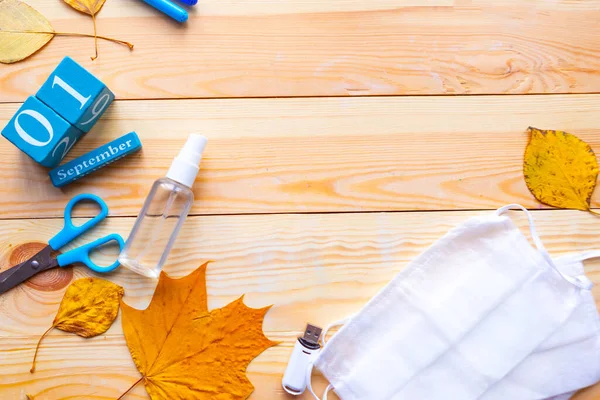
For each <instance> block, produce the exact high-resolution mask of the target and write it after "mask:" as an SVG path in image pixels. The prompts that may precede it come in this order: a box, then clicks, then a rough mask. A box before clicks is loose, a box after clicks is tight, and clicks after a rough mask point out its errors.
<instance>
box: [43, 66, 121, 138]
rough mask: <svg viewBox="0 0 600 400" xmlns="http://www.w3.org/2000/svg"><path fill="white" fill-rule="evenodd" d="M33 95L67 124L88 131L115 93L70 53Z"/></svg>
mask: <svg viewBox="0 0 600 400" xmlns="http://www.w3.org/2000/svg"><path fill="white" fill-rule="evenodd" d="M36 97H37V98H38V99H40V100H41V101H43V102H44V103H46V105H47V106H48V107H50V108H52V109H53V110H54V111H56V112H57V113H58V114H59V115H61V116H62V117H63V118H64V119H66V120H67V121H69V122H70V123H71V125H74V126H75V127H76V128H78V129H79V130H81V131H83V132H86V133H87V132H89V131H90V129H92V126H94V124H95V123H96V121H98V119H99V118H100V116H101V115H102V114H103V113H104V111H106V109H107V108H108V106H109V105H110V103H112V101H113V100H114V98H115V95H114V94H113V93H112V92H111V91H110V90H109V89H108V88H107V87H106V85H105V84H104V83H102V82H101V81H100V80H99V79H98V78H96V77H95V76H94V75H92V74H91V73H89V72H88V71H87V70H86V69H85V68H83V67H82V66H81V65H79V64H77V63H76V62H75V61H74V60H73V59H72V58H71V57H65V58H64V59H63V60H62V61H61V63H60V64H58V66H57V67H56V69H55V70H54V71H53V72H52V74H51V75H50V77H49V78H48V79H47V80H46V82H44V84H43V85H42V87H41V88H40V90H39V91H38V92H37V94H36Z"/></svg>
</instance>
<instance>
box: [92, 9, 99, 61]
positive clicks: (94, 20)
mask: <svg viewBox="0 0 600 400" xmlns="http://www.w3.org/2000/svg"><path fill="white" fill-rule="evenodd" d="M92 22H93V23H94V48H95V49H96V55H95V56H94V57H91V59H92V61H94V60H95V59H96V58H98V33H97V30H96V15H95V14H94V13H92Z"/></svg>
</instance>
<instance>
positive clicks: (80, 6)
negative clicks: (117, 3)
mask: <svg viewBox="0 0 600 400" xmlns="http://www.w3.org/2000/svg"><path fill="white" fill-rule="evenodd" d="M105 1H106V0H64V2H65V3H67V4H68V5H70V6H71V7H73V8H74V9H76V10H77V11H81V12H82V13H85V14H88V15H90V16H91V17H92V22H93V24H94V47H95V49H96V55H95V56H94V57H92V60H95V59H96V58H98V37H97V35H98V32H97V29H96V14H97V13H98V11H100V9H101V8H102V6H103V5H104V2H105ZM130 48H131V47H130Z"/></svg>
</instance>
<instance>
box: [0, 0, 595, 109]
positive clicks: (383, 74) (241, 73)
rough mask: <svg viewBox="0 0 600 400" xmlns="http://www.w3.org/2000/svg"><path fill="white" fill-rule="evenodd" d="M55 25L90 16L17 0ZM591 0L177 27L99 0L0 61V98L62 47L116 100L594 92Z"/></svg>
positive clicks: (383, 2)
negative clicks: (29, 48) (28, 51)
mask: <svg viewBox="0 0 600 400" xmlns="http://www.w3.org/2000/svg"><path fill="white" fill-rule="evenodd" d="M28 3H29V4H31V5H32V6H34V7H35V8H37V9H39V10H40V11H41V12H42V13H43V14H45V15H47V16H48V18H49V19H50V21H51V22H52V24H53V25H54V27H55V29H56V30H57V31H62V32H65V31H67V32H73V31H75V32H90V31H91V29H92V28H91V26H92V24H91V21H90V19H89V18H88V17H87V16H84V15H81V14H79V13H77V12H75V11H73V10H71V9H69V8H68V7H67V6H65V5H63V4H59V3H58V2H56V1H51V0H28ZM598 20H600V0H587V1H568V0H563V1H553V0H552V1H551V0H539V1H531V0H530V1H521V0H505V1H501V2H498V1H495V0H477V1H472V0H429V1H422V2H419V1H416V0H401V1H392V0H373V1H368V2H366V1H361V0H332V1H315V0H294V1H286V2H283V1H277V0H265V1H255V2H244V1H241V0H228V1H224V2H220V1H219V2H214V1H210V0H204V1H201V2H200V4H199V5H198V6H196V7H195V8H194V9H193V10H192V14H191V17H190V21H188V23H187V24H185V25H183V26H180V25H178V24H177V23H175V22H173V21H171V20H169V19H168V18H166V17H164V16H163V15H161V14H159V13H158V12H156V11H155V10H153V9H151V8H150V7H148V6H147V5H145V4H143V3H142V2H140V1H137V0H129V1H112V2H111V1H109V2H107V4H106V5H105V6H104V9H103V10H102V12H101V13H100V15H99V18H98V30H99V32H100V33H103V34H106V35H109V36H113V37H116V38H119V39H122V40H127V41H130V42H132V43H134V44H135V46H136V47H135V50H134V51H133V52H129V50H128V49H127V48H126V47H123V46H118V45H116V44H114V43H108V42H102V43H101V45H100V57H99V58H98V59H97V60H96V61H94V62H92V61H91V60H90V56H91V55H93V47H92V46H93V45H92V39H82V38H72V37H71V38H70V37H56V38H55V39H54V40H53V41H52V42H51V43H50V44H49V45H48V46H47V47H46V48H45V49H43V50H42V51H41V52H40V53H38V54H37V55H35V56H34V57H32V58H30V59H29V60H27V61H25V62H23V63H20V64H13V65H8V66H3V67H2V68H1V69H0V101H2V102H7V101H23V100H24V99H25V97H26V96H28V95H30V94H32V93H35V92H36V91H37V89H38V88H39V86H40V85H41V83H42V82H43V81H44V80H45V79H46V77H47V76H48V74H49V73H50V72H51V70H52V69H53V68H54V66H55V65H56V64H57V63H58V62H59V61H60V59H61V58H62V57H64V56H65V55H70V56H73V57H74V58H75V59H76V60H77V61H78V62H81V63H82V64H83V65H84V66H85V67H87V68H89V69H90V70H91V71H93V73H95V74H96V75H97V76H98V77H100V79H102V80H103V81H104V82H106V83H107V84H108V86H109V87H110V88H111V89H113V90H114V91H115V93H116V94H117V97H118V98H121V99H140V98H182V97H194V98H197V97H263V96H265V97H270V96H355V95H395V94H500V93H590V92H600V74H599V73H598V69H599V66H600V41H599V40H598V37H599V29H600V28H599V27H598V24H597V21H598Z"/></svg>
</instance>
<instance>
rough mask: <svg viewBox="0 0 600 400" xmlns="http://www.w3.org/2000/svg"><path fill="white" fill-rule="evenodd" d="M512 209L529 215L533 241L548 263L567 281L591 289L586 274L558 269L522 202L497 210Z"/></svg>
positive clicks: (498, 213) (501, 211)
mask: <svg viewBox="0 0 600 400" xmlns="http://www.w3.org/2000/svg"><path fill="white" fill-rule="evenodd" d="M511 209H519V210H522V211H523V212H525V215H526V216H527V219H528V220H529V231H530V232H531V238H532V239H533V243H534V244H535V247H536V248H537V249H538V251H539V252H540V253H541V254H542V256H543V257H544V259H545V260H546V262H547V263H548V264H550V266H551V267H552V268H554V270H555V271H556V272H558V273H559V274H560V276H562V277H563V278H564V279H565V280H566V281H567V282H569V283H571V284H572V285H575V286H577V287H578V288H580V289H584V290H590V289H591V288H592V287H593V286H594V284H593V283H592V281H590V280H589V279H588V278H587V277H586V276H585V275H580V276H570V275H566V274H563V273H562V272H561V271H560V270H559V269H558V267H557V266H556V264H555V263H554V261H553V260H552V257H550V254H549V253H548V250H546V248H545V247H544V244H543V243H542V240H541V239H540V236H539V235H538V233H537V231H536V229H535V223H534V222H533V216H532V215H531V212H529V210H527V209H526V208H525V207H523V206H522V205H520V204H509V205H506V206H504V207H501V208H499V209H498V210H496V215H502V214H504V213H505V212H506V211H508V210H511ZM599 255H600V252H599Z"/></svg>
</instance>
